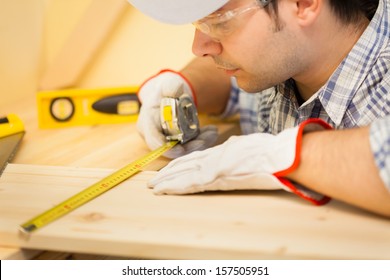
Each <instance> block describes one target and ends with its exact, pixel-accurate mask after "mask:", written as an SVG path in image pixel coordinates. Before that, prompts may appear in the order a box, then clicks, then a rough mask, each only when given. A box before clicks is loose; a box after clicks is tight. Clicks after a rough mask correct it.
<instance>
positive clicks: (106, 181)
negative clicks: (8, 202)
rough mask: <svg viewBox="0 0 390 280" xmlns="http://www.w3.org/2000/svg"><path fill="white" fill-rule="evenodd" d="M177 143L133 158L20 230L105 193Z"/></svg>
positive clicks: (28, 229)
mask: <svg viewBox="0 0 390 280" xmlns="http://www.w3.org/2000/svg"><path fill="white" fill-rule="evenodd" d="M177 143H178V141H170V142H167V143H165V144H164V145H163V146H161V147H159V148H157V149H156V150H153V151H151V152H150V153H148V154H146V155H145V156H143V157H142V158H140V159H138V160H135V161H134V162H132V163H130V164H128V165H127V166H125V167H123V168H121V169H119V170H118V171H116V172H114V173H112V174H110V175H109V176H107V177H105V178H103V179H102V180H100V181H99V182H97V183H95V184H93V185H91V186H90V187H88V188H86V189H84V190H83V191H81V192H79V193H77V194H75V195H74V196H72V197H70V198H68V199H67V200H65V201H63V202H61V203H60V204H58V205H56V206H54V207H53V208H50V209H49V210H47V211H45V212H43V213H42V214H39V215H38V216H36V217H34V218H32V219H31V220H29V221H27V222H26V223H24V224H22V225H21V226H20V232H21V233H22V234H24V235H25V234H29V233H31V232H33V231H35V230H37V229H39V228H41V227H43V226H45V225H47V224H49V223H51V222H53V221H54V220H56V219H58V218H60V217H62V216H64V215H65V214H67V213H69V212H71V211H73V210H75V209H76V208H78V207H80V206H82V205H83V204H85V203H87V202H89V201H91V200H92V199H94V198H96V197H98V196H99V195H101V194H103V193H105V192H106V191H108V190H110V189H112V188H113V187H115V186H117V185H118V184H120V183H121V182H123V181H125V180H127V179H128V178H130V177H132V176H133V175H135V174H137V173H138V172H140V171H142V168H143V167H145V166H146V165H148V164H149V163H151V162H152V161H154V160H155V159H157V158H159V157H160V156H162V155H163V154H164V153H165V152H166V151H168V150H170V149H171V148H172V147H174V146H175V145H176V144H177Z"/></svg>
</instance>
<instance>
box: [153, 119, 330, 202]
mask: <svg viewBox="0 0 390 280" xmlns="http://www.w3.org/2000/svg"><path fill="white" fill-rule="evenodd" d="M325 128H330V126H329V125H327V124H326V123H325V122H323V121H322V120H319V119H311V120H308V121H306V122H304V123H302V124H301V125H300V126H298V127H295V128H290V129H286V130H284V131H283V132H281V133H280V134H278V135H276V136H275V135H271V134H266V133H256V134H250V135H245V136H233V137H231V138H230V139H229V140H228V141H226V142H225V143H223V144H222V145H219V146H216V147H213V148H210V149H207V150H205V151H200V152H194V153H192V154H189V155H187V156H184V157H181V158H178V159H176V160H173V161H171V162H170V163H169V164H168V165H167V166H166V167H165V168H163V169H162V170H161V171H160V172H159V173H158V174H157V175H156V176H155V177H154V178H153V179H152V180H150V182H149V183H148V186H149V187H151V188H154V193H155V194H191V193H198V192H204V191H217V190H218V191H230V190H250V189H252V190H254V189H259V190H276V189H284V190H286V191H289V192H294V193H296V194H297V195H299V196H301V197H303V198H305V199H307V200H309V201H311V202H313V203H314V204H318V205H320V204H324V203H326V202H327V201H329V198H327V197H324V196H322V195H321V194H318V193H315V192H312V191H310V190H308V189H306V188H304V187H301V186H297V185H294V184H292V183H291V182H290V181H288V180H287V179H285V178H283V176H286V174H288V173H290V172H291V171H292V170H294V169H295V168H296V167H297V166H298V164H299V151H300V145H301V138H302V133H304V132H307V131H310V130H319V129H325ZM297 151H298V153H297Z"/></svg>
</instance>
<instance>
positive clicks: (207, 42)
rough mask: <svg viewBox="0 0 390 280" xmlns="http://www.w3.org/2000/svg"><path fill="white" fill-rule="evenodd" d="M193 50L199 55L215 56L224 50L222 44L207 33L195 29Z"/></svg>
mask: <svg viewBox="0 0 390 280" xmlns="http://www.w3.org/2000/svg"><path fill="white" fill-rule="evenodd" d="M192 52H193V53H194V54H195V55H196V56H199V57H204V56H215V55H219V54H220V53H221V52H222V45H221V43H220V42H217V41H216V40H214V39H212V38H211V37H210V36H208V35H207V34H204V33H203V32H201V31H199V30H197V29H195V34H194V41H193V43H192Z"/></svg>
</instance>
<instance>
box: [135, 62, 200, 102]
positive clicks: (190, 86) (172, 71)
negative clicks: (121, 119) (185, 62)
mask: <svg viewBox="0 0 390 280" xmlns="http://www.w3.org/2000/svg"><path fill="white" fill-rule="evenodd" d="M163 73H172V74H176V75H178V76H179V77H180V78H182V79H183V81H184V82H185V83H186V84H187V86H188V88H189V89H190V91H191V92H190V94H191V97H192V99H193V100H194V103H195V106H198V102H197V98H196V94H195V90H194V87H193V86H192V84H191V83H190V81H189V80H188V79H187V77H185V76H184V75H183V74H182V73H180V72H177V71H175V70H172V69H162V70H161V71H160V72H158V73H157V74H155V75H153V76H151V77H149V78H148V79H147V80H145V81H144V82H143V83H142V84H141V86H140V87H139V90H138V93H137V96H138V100H140V101H141V103H142V99H141V97H140V96H139V92H140V91H141V89H142V87H143V86H144V85H145V84H146V83H147V82H149V81H150V80H152V79H154V78H156V77H157V76H159V75H161V74H163Z"/></svg>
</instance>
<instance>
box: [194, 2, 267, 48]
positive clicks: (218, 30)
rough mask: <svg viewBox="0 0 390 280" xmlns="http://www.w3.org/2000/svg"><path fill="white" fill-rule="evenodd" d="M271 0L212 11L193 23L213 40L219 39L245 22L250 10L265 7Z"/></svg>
mask: <svg viewBox="0 0 390 280" xmlns="http://www.w3.org/2000/svg"><path fill="white" fill-rule="evenodd" d="M270 2H271V0H255V1H253V2H252V3H251V4H249V5H247V6H244V7H240V8H236V9H233V10H229V11H226V12H224V13H214V14H211V15H209V16H207V17H205V18H203V19H201V20H198V21H196V22H194V23H193V25H194V26H195V27H196V29H198V30H199V31H200V32H202V33H204V34H206V35H208V36H210V37H211V38H212V39H213V40H215V41H218V42H219V41H221V40H222V39H224V38H226V37H227V36H229V35H230V34H232V33H233V32H234V31H235V30H237V29H238V28H239V27H240V26H242V25H243V23H244V22H245V19H246V17H245V16H249V15H250V12H251V11H255V10H257V9H262V8H264V7H266V6H267V5H268V4H269V3H270Z"/></svg>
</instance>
